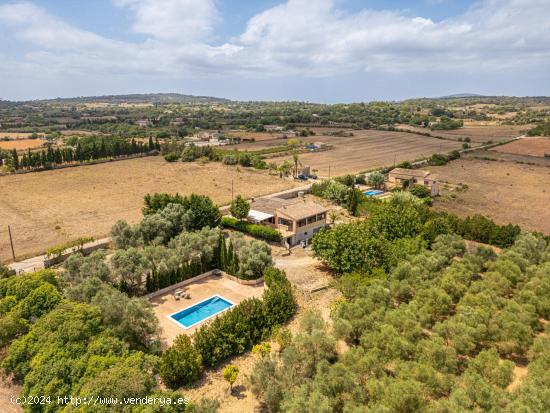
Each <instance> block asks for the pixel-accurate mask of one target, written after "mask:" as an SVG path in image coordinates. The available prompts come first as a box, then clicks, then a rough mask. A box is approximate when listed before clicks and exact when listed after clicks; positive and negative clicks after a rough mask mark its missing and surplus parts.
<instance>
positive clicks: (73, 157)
mask: <svg viewBox="0 0 550 413" xmlns="http://www.w3.org/2000/svg"><path fill="white" fill-rule="evenodd" d="M70 143H71V145H69V146H65V147H56V148H54V147H53V146H52V145H48V147H47V148H46V149H42V150H39V151H31V150H30V149H28V150H27V152H25V153H24V154H23V155H22V156H20V155H19V154H18V153H17V151H16V150H15V149H14V150H13V151H11V153H10V158H8V162H9V164H10V165H11V166H12V168H13V169H14V170H19V169H30V170H32V169H40V168H48V167H51V166H54V165H62V164H66V163H73V162H85V161H93V160H97V159H105V158H119V157H122V156H128V155H135V154H146V153H149V152H151V151H154V150H158V149H160V144H159V142H158V140H157V141H156V142H153V139H152V138H149V142H148V143H144V142H140V141H136V140H135V139H131V140H128V139H124V138H116V137H108V138H106V137H97V136H91V137H83V138H75V139H73V140H70Z"/></svg>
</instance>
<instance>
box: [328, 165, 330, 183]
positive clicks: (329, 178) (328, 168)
mask: <svg viewBox="0 0 550 413" xmlns="http://www.w3.org/2000/svg"><path fill="white" fill-rule="evenodd" d="M328 179H330V164H328Z"/></svg>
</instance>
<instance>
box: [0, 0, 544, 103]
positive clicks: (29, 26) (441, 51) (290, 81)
mask: <svg viewBox="0 0 550 413" xmlns="http://www.w3.org/2000/svg"><path fill="white" fill-rule="evenodd" d="M153 92H155V93H156V92H170V93H184V94H193V95H206V96H217V97H225V98H229V99H235V100H300V101H310V102H326V103H337V102H366V101H372V100H401V99H406V98H412V97H436V96H444V95H449V94H455V93H478V94H484V95H515V96H542V95H550V0H480V1H467V0H419V1H405V0H287V1H280V0H279V1H277V0H256V1H253V0H89V1H74V0H35V1H17V0H15V1H13V0H7V1H6V0H0V99H4V100H30V99H44V98H55V97H74V96H91V95H105V94H126V93H153Z"/></svg>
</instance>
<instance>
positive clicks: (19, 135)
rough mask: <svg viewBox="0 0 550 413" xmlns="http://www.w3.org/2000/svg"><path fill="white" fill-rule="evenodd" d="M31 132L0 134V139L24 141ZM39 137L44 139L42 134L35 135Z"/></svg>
mask: <svg viewBox="0 0 550 413" xmlns="http://www.w3.org/2000/svg"><path fill="white" fill-rule="evenodd" d="M31 135H32V132H1V131H0V138H9V139H26V138H30V136H31ZM37 135H38V136H39V137H44V134H43V133H37Z"/></svg>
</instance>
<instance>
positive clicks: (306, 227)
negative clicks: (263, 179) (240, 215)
mask: <svg viewBox="0 0 550 413" xmlns="http://www.w3.org/2000/svg"><path fill="white" fill-rule="evenodd" d="M327 212H328V210H327V208H325V207H324V206H322V205H319V204H317V203H315V202H311V201H307V200H306V199H305V198H303V197H297V198H292V199H283V198H276V197H273V198H258V199H256V200H253V201H252V202H251V204H250V211H249V213H248V220H249V221H250V222H252V223H255V224H261V225H267V226H269V227H271V228H275V229H277V230H279V232H280V233H281V235H282V237H283V244H284V245H285V246H287V247H292V246H295V245H298V244H300V242H301V241H304V242H305V243H306V245H307V243H308V242H309V241H310V240H311V238H312V237H313V235H315V234H316V233H317V232H319V231H320V230H321V228H324V227H326V225H327Z"/></svg>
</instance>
